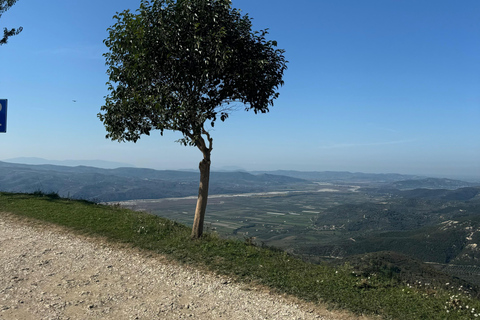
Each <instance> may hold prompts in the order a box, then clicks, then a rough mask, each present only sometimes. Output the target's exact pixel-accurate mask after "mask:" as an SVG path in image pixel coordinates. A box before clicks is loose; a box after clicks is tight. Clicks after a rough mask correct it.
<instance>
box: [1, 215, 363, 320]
mask: <svg viewBox="0 0 480 320" xmlns="http://www.w3.org/2000/svg"><path fill="white" fill-rule="evenodd" d="M0 273H1V274H0V319H8V320H12V319H62V320H63V319H116V320H122V319H185V318H190V319H202V320H203V319H229V320H235V319H242V320H247V319H289V320H291V319H325V320H327V319H328V320H336V319H358V318H357V317H355V316H352V315H349V314H348V313H344V312H339V311H328V310H326V309H325V308H323V307H322V306H318V305H314V304H308V303H304V302H300V301H298V300H295V299H294V298H291V297H285V296H279V295H274V294H271V293H269V292H268V290H266V289H259V288H251V287H249V286H247V285H245V284H239V283H235V282H231V281H230V280H229V279H228V278H225V277H220V276H217V275H215V274H212V273H206V272H203V271H198V270H195V269H193V268H191V267H187V266H182V265H179V264H178V263H175V262H173V261H169V260H168V259H166V258H165V257H163V256H160V255H156V254H152V253H150V252H145V251H141V250H138V249H135V248H131V247H129V246H126V245H119V244H112V243H109V242H107V241H104V240H102V239H98V238H90V237H86V236H79V235H75V234H73V233H71V232H68V231H67V230H65V229H63V228H61V227H58V226H52V225H46V224H43V223H39V222H33V221H26V220H21V219H19V218H17V217H15V216H13V215H10V214H7V213H0Z"/></svg>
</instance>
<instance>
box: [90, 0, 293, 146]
mask: <svg viewBox="0 0 480 320" xmlns="http://www.w3.org/2000/svg"><path fill="white" fill-rule="evenodd" d="M114 18H115V19H117V23H116V24H114V25H113V26H112V27H110V28H109V29H108V31H109V37H108V38H107V39H106V40H105V41H104V42H105V45H106V46H107V47H108V48H109V50H110V51H109V52H108V53H106V54H105V58H106V64H107V66H108V74H109V82H108V88H109V91H110V94H109V95H108V96H107V97H106V103H105V105H104V106H103V107H102V108H101V110H102V111H104V113H99V115H98V116H99V118H100V120H101V121H103V123H104V125H105V127H106V129H107V131H108V134H107V138H111V139H113V140H118V141H137V140H138V139H139V138H140V136H141V135H142V134H147V135H148V134H150V131H151V130H152V129H158V130H160V132H161V133H163V131H164V130H175V131H180V132H181V133H182V134H183V135H184V138H183V139H182V140H181V142H182V143H184V144H190V145H197V144H198V143H199V140H200V139H201V135H202V134H205V132H206V131H205V127H204V124H205V123H206V122H207V123H209V124H210V125H211V126H214V124H215V121H216V120H217V118H219V119H220V120H221V121H224V120H225V119H226V118H227V117H228V116H229V112H230V110H231V108H229V107H228V104H230V103H232V102H240V103H243V104H245V105H246V109H253V110H254V112H255V113H257V112H262V113H264V112H267V111H268V106H269V105H273V100H274V99H275V98H277V97H278V92H276V89H277V88H278V87H279V86H281V85H282V84H283V80H282V76H283V72H284V70H285V69H286V61H285V58H284V56H283V52H284V50H280V49H275V47H276V42H275V41H267V40H266V38H265V36H266V35H267V30H263V31H260V32H252V30H251V27H252V24H251V21H250V18H249V17H248V16H247V15H245V16H242V15H241V14H240V10H237V9H234V8H232V7H231V3H230V1H229V0H178V1H172V0H156V1H152V2H149V1H145V0H143V1H141V5H140V8H139V9H138V10H137V13H136V14H134V13H131V12H130V11H129V10H127V11H124V12H121V13H118V14H117V15H115V16H114Z"/></svg>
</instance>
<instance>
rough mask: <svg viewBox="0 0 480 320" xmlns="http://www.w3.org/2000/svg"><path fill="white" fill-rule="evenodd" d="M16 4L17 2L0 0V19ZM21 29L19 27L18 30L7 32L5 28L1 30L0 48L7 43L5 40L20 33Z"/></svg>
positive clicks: (15, 0) (14, 0)
mask: <svg viewBox="0 0 480 320" xmlns="http://www.w3.org/2000/svg"><path fill="white" fill-rule="evenodd" d="M15 2H17V0H0V18H1V17H2V14H3V13H4V12H5V11H7V10H8V9H10V7H11V6H13V5H14V4H15ZM22 30H23V28H22V27H19V28H18V29H15V28H13V29H10V30H8V29H7V28H3V38H2V39H0V46H1V45H3V44H6V43H7V40H8V38H9V37H11V36H16V35H17V34H19V33H20V32H22Z"/></svg>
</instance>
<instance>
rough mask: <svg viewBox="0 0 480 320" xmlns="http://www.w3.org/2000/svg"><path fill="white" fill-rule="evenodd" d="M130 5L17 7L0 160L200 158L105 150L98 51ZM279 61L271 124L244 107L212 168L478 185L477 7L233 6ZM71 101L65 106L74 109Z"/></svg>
mask: <svg viewBox="0 0 480 320" xmlns="http://www.w3.org/2000/svg"><path fill="white" fill-rule="evenodd" d="M138 6H139V1H137V0H135V1H134V0H102V1H91V0H85V1H78V0H70V1H65V0H49V1H38V0H18V2H17V4H16V5H14V6H13V7H12V8H11V10H9V11H7V12H6V13H4V15H3V16H2V18H1V19H0V27H1V28H3V27H18V26H23V28H24V30H23V32H22V33H21V34H20V35H18V36H15V37H12V38H10V40H9V43H8V44H7V45H4V46H1V47H0V98H3V99H4V98H6V99H8V100H9V106H8V108H9V109H8V132H7V133H1V134H0V160H4V159H9V158H14V157H41V158H46V159H52V160H66V159H75V160H84V159H100V160H109V161H117V162H124V163H129V164H132V165H135V166H138V167H150V168H155V169H185V168H196V167H197V165H198V161H200V160H201V153H200V151H198V150H197V149H196V148H193V147H184V146H181V145H180V144H178V143H175V142H174V141H175V140H177V139H178V138H180V136H179V135H178V134H176V133H167V134H165V135H164V136H160V134H159V133H158V132H152V135H151V136H149V137H146V136H145V137H143V138H142V139H141V140H139V141H138V142H137V143H136V144H134V143H118V142H114V141H110V140H107V139H105V134H106V132H105V129H104V128H103V125H102V123H101V122H100V121H99V120H98V118H97V116H96V114H97V113H98V112H99V111H100V107H101V106H102V104H103V103H104V96H105V95H107V93H108V92H107V88H106V85H105V82H106V81H107V74H106V66H105V63H104V58H103V57H102V53H104V52H106V50H107V49H106V47H105V46H104V45H103V40H104V39H105V38H106V36H107V31H106V29H107V28H108V27H109V26H110V25H112V24H113V23H114V20H113V19H112V17H113V15H114V14H115V12H117V11H123V10H124V9H127V8H130V9H132V10H135V9H136V8H138ZM233 6H234V7H236V8H240V9H242V11H243V12H244V13H248V14H249V16H250V17H251V18H253V24H254V28H255V29H256V30H259V29H264V28H269V29H270V35H269V38H270V39H272V40H277V41H278V45H279V47H280V48H283V49H285V50H286V53H285V56H286V58H287V60H289V64H288V70H287V71H286V73H285V76H284V80H285V85H284V87H282V88H281V90H280V97H279V99H278V100H276V103H275V106H274V107H272V108H271V111H270V113H268V114H259V115H255V114H254V113H253V112H245V111H243V109H242V108H240V109H239V111H237V112H235V113H233V114H232V115H231V117H230V118H229V119H228V120H227V121H226V122H225V123H219V124H218V125H217V126H216V127H215V130H214V131H212V132H211V134H212V136H213V139H214V149H213V152H212V166H213V167H214V168H222V167H240V168H243V169H246V170H276V169H293V170H317V171H324V170H334V171H361V172H397V173H412V174H425V175H440V176H445V177H469V176H470V177H476V178H479V177H480V125H479V123H480V19H479V18H478V17H479V16H480V1H477V0H462V1H454V0H449V1H445V0H435V1H434V0H425V1H418V0H404V1H393V0H362V1H358V0H335V1H330V0H329V1H323V0H315V1H313V0H297V1H294V2H292V1H286V0H233ZM72 100H76V102H73V101H72Z"/></svg>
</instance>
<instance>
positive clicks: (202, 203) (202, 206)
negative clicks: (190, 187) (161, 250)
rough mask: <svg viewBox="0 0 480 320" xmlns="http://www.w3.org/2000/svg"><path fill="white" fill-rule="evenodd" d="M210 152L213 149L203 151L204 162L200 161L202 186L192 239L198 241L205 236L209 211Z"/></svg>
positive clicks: (199, 189) (199, 191)
mask: <svg viewBox="0 0 480 320" xmlns="http://www.w3.org/2000/svg"><path fill="white" fill-rule="evenodd" d="M210 151H211V148H209V149H206V150H203V160H202V161H200V164H199V166H198V167H199V169H200V186H199V188H198V200H197V208H196V209H195V218H194V220H193V227H192V236H191V237H192V239H198V238H200V237H201V236H202V234H203V220H204V218H205V211H206V209H207V200H208V183H209V181H210Z"/></svg>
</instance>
